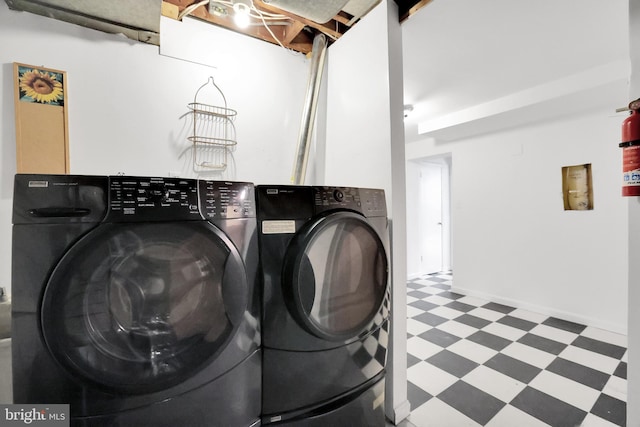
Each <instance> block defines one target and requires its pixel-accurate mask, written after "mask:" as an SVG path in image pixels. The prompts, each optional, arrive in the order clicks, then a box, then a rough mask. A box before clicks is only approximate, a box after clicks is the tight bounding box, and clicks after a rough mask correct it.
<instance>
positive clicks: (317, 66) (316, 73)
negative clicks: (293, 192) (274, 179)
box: [291, 34, 327, 185]
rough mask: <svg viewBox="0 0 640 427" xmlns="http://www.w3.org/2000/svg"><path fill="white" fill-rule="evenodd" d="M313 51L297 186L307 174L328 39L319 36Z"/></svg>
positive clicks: (294, 178)
mask: <svg viewBox="0 0 640 427" xmlns="http://www.w3.org/2000/svg"><path fill="white" fill-rule="evenodd" d="M312 49H313V50H312V51H311V65H310V72H309V81H308V83H307V95H306V97H305V103H304V110H303V112H302V121H301V124H300V133H299V134H298V149H297V152H296V158H295V164H294V166H293V175H292V177H291V182H292V183H294V184H297V185H302V184H304V179H305V175H306V173H307V162H308V160H309V148H310V146H311V139H312V137H313V126H314V124H315V121H316V110H317V107H318V93H319V92H320V83H322V72H323V70H324V58H325V54H326V51H327V37H326V36H325V35H324V34H317V35H316V36H315V37H314V39H313V48H312Z"/></svg>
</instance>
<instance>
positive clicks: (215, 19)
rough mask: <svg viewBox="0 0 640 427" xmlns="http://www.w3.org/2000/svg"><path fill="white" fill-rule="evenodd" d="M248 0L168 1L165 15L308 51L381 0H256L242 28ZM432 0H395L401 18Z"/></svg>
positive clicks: (342, 30) (338, 33)
mask: <svg viewBox="0 0 640 427" xmlns="http://www.w3.org/2000/svg"><path fill="white" fill-rule="evenodd" d="M248 1H249V0H235V1H215V0H204V1H194V0H165V1H163V5H162V6H163V7H162V14H163V15H165V16H168V17H170V18H174V19H182V18H183V17H184V16H187V15H189V16H192V17H195V18H198V19H201V20H204V21H207V22H209V23H211V24H214V25H217V26H220V27H224V28H227V29H230V30H232V31H236V32H240V33H243V34H246V35H249V36H252V37H255V38H259V39H261V40H264V41H267V42H270V43H274V44H276V43H277V44H280V45H282V46H283V47H286V48H288V49H292V50H295V51H298V52H302V53H305V54H307V53H309V52H310V51H311V48H312V45H313V38H314V36H315V34H317V33H324V34H325V35H326V36H327V40H328V41H329V43H331V42H333V41H336V40H338V39H339V38H340V37H342V35H344V34H345V33H346V32H347V31H348V30H349V29H350V28H351V27H352V26H353V25H355V24H356V23H357V22H358V21H359V20H360V19H361V18H362V17H364V16H365V15H366V14H367V13H368V12H369V11H370V10H371V9H373V8H374V7H375V6H377V5H378V4H379V3H380V0H321V1H319V0H315V1H300V0H253V2H252V3H253V9H252V13H251V23H250V25H249V26H248V27H246V28H239V27H238V26H237V25H236V24H235V22H234V19H233V16H234V14H235V11H234V4H235V3H241V2H248ZM430 1H431V0H395V2H396V3H397V4H398V9H399V12H400V18H401V20H404V19H406V18H408V17H409V16H410V15H411V14H413V13H415V12H416V11H417V10H418V9H419V8H421V7H422V6H424V5H426V4H427V3H429V2H430Z"/></svg>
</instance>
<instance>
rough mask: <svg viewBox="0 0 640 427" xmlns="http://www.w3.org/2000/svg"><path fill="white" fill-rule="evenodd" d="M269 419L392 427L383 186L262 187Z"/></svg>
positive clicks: (259, 199)
mask: <svg viewBox="0 0 640 427" xmlns="http://www.w3.org/2000/svg"><path fill="white" fill-rule="evenodd" d="M256 198H257V207H258V215H257V216H258V225H259V228H260V232H259V246H260V257H261V271H262V279H263V300H262V301H263V306H262V309H263V312H262V314H263V323H262V325H263V395H262V396H263V400H262V402H263V406H262V412H263V418H262V421H263V424H269V423H274V424H282V425H296V426H328V425H331V426H356V425H358V426H360V425H361V426H381V427H382V426H384V425H385V418H384V404H383V403H384V375H385V363H386V353H387V344H388V330H389V309H390V290H389V283H388V278H389V261H388V260H389V257H388V239H389V237H388V232H389V230H388V221H387V216H386V202H385V196H384V191H383V190H376V189H366V188H348V187H309V186H257V187H256Z"/></svg>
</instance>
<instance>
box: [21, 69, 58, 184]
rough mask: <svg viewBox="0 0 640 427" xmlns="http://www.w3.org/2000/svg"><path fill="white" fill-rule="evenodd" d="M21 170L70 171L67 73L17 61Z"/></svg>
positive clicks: (35, 171)
mask: <svg viewBox="0 0 640 427" xmlns="http://www.w3.org/2000/svg"><path fill="white" fill-rule="evenodd" d="M13 73H14V84H15V89H14V94H15V96H14V106H15V119H16V166H17V172H18V173H69V140H68V126H67V123H68V120H67V107H68V106H67V104H68V94H67V79H66V73H65V72H64V71H60V70H53V69H50V68H44V67H36V66H33V65H27V64H19V63H16V62H14V64H13Z"/></svg>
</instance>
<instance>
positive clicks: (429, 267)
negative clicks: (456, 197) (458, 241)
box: [419, 163, 443, 274]
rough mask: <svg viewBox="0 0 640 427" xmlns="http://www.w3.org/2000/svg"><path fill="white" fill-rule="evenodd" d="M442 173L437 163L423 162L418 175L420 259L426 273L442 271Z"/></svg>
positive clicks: (440, 166) (422, 268)
mask: <svg viewBox="0 0 640 427" xmlns="http://www.w3.org/2000/svg"><path fill="white" fill-rule="evenodd" d="M442 173H443V167H442V165H438V164H431V163H425V164H423V167H422V169H421V177H420V209H419V212H420V218H419V224H420V227H419V229H420V260H421V270H422V271H423V272H424V273H426V274H429V273H436V272H439V271H442Z"/></svg>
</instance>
